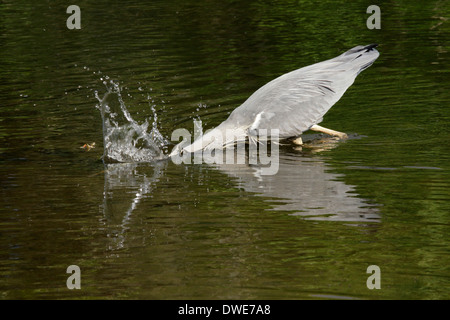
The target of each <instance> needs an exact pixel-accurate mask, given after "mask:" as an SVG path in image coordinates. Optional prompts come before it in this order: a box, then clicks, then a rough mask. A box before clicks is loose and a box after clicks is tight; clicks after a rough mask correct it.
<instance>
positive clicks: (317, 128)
mask: <svg viewBox="0 0 450 320" xmlns="http://www.w3.org/2000/svg"><path fill="white" fill-rule="evenodd" d="M310 129H311V130H313V131H317V132H322V133H326V134H329V135H330V136H333V137H338V138H339V139H347V138H348V136H347V134H346V133H344V132H339V131H336V130H331V129H327V128H324V127H321V126H319V125H317V124H315V125H313V126H312V127H311V128H310Z"/></svg>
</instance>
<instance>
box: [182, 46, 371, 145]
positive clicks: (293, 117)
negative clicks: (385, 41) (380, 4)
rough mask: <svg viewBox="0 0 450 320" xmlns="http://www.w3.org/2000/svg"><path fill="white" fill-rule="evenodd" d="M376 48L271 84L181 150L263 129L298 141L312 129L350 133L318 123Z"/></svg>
mask: <svg viewBox="0 0 450 320" xmlns="http://www.w3.org/2000/svg"><path fill="white" fill-rule="evenodd" d="M375 47H376V45H375V44H374V45H368V46H357V47H354V48H352V49H350V50H349V51H347V52H345V53H343V54H341V55H339V56H337V57H335V58H333V59H330V60H326V61H322V62H319V63H316V64H313V65H310V66H307V67H304V68H300V69H298V70H295V71H292V72H289V73H286V74H284V75H282V76H280V77H278V78H276V79H274V80H272V81H270V82H269V83H267V84H266V85H264V86H262V87H261V88H259V89H258V90H257V91H256V92H254V93H253V94H252V95H251V96H250V97H249V98H248V99H247V100H246V101H245V102H244V103H243V104H242V105H241V106H239V107H238V108H236V109H235V110H234V111H233V112H232V113H231V114H230V116H229V117H228V119H227V120H225V121H224V122H222V123H221V124H220V125H219V126H218V127H216V128H215V129H213V130H211V131H210V132H209V133H207V134H205V135H203V136H202V137H200V138H199V139H197V140H196V141H194V143H192V144H191V145H188V146H186V147H184V148H183V149H182V151H187V152H195V151H198V150H201V149H204V148H218V147H223V146H224V145H226V144H228V143H232V142H233V141H228V140H229V139H227V138H226V137H227V134H226V132H228V133H232V134H228V136H230V137H233V136H234V137H233V140H234V141H242V140H245V139H246V138H247V137H252V136H257V135H258V131H259V130H260V129H267V130H268V132H269V133H270V130H271V129H278V130H279V131H278V132H279V137H280V138H289V137H297V136H300V135H301V134H302V133H303V132H305V131H307V130H309V129H312V130H316V131H322V132H326V133H328V134H332V135H338V136H339V135H345V134H343V133H340V132H337V131H333V130H330V129H326V128H322V127H320V126H318V123H320V122H321V121H322V118H323V116H324V115H325V113H327V111H328V110H329V109H330V108H331V107H332V106H333V105H334V104H335V103H336V102H337V101H338V100H339V99H340V98H341V97H342V95H343V94H344V93H345V91H346V90H347V89H348V88H349V87H350V86H351V85H352V84H353V82H354V80H355V78H356V76H357V75H358V74H359V73H360V72H361V71H363V70H364V69H366V68H368V67H369V66H370V65H371V64H372V63H373V62H374V61H375V60H376V59H377V58H378V56H379V53H378V51H377V50H376V49H374V48H375ZM219 136H220V137H221V138H223V139H219V138H218V137H219ZM300 141H301V140H300ZM175 150H176V149H174V152H175ZM179 151H180V150H177V151H176V152H179Z"/></svg>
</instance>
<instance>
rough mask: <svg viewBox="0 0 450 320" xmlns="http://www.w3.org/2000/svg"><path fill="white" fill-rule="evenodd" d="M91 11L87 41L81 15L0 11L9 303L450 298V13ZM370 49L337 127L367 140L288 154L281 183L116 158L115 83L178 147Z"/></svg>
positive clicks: (395, 5)
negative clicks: (293, 81)
mask: <svg viewBox="0 0 450 320" xmlns="http://www.w3.org/2000/svg"><path fill="white" fill-rule="evenodd" d="M74 4H75V3H74ZM76 4H77V5H79V6H80V8H81V30H69V29H67V27H66V19H67V18H68V16H69V15H68V14H67V13H66V8H67V4H66V3H65V2H64V1H39V3H37V2H32V1H3V2H2V3H1V4H0V77H1V78H0V103H1V105H0V141H1V143H0V180H1V201H2V205H1V207H0V294H1V298H3V299H14V298H16V299H17V298H19V299H22V298H38V299H47V298H64V299H70V298H101V299H104V298H115V299H128V298H144V299H191V298H192V299H194V298H198V299H205V298H207V299H218V298H225V299H317V298H327V297H328V298H330V297H331V298H363V299H394V298H399V299H448V298H449V297H450V295H449V283H450V281H449V280H450V271H449V267H448V266H449V263H450V259H449V249H450V248H449V237H448V232H449V216H450V192H449V185H450V182H449V181H450V165H449V160H450V157H449V151H450V145H449V141H450V131H449V127H450V126H449V125H450V111H449V103H450V93H449V90H448V89H449V88H450V74H449V72H450V71H449V70H450V68H449V67H450V54H449V50H450V44H449V39H450V22H449V18H450V17H449V13H450V4H449V2H447V1H400V2H399V1H383V2H382V3H379V4H378V5H379V6H380V8H381V29H380V30H369V29H368V28H367V27H366V19H367V18H368V17H369V14H367V13H366V9H367V7H368V6H369V5H371V4H374V3H372V2H369V1H352V2H336V1H321V2H312V1H276V2H274V1H245V2H237V1H220V2H219V1H186V0H184V1H151V2H138V1H95V2H86V1H79V2H78V3H76ZM369 43H379V44H380V46H379V51H380V53H381V55H380V57H379V59H378V60H377V61H376V62H375V63H374V65H373V66H372V67H370V68H369V69H368V70H366V71H364V72H363V73H362V74H361V75H360V76H359V77H358V78H357V79H356V81H355V84H354V85H353V86H352V87H351V88H350V89H349V90H348V91H347V93H346V94H345V95H344V97H343V98H342V99H341V100H340V101H339V102H338V103H337V104H336V105H335V106H334V107H333V108H332V109H331V110H330V112H329V113H328V114H327V115H326V116H325V118H324V122H323V125H324V126H325V127H330V128H332V129H336V130H339V131H344V132H347V133H350V134H351V137H353V138H352V139H349V140H347V141H345V142H341V143H338V144H335V145H333V146H331V147H330V148H328V149H327V148H322V149H320V148H319V149H307V148H303V150H297V149H295V147H294V146H292V145H287V146H283V147H282V148H281V150H280V170H279V173H278V174H277V175H275V176H260V175H258V172H257V170H255V169H254V168H251V167H247V166H208V165H175V164H173V163H172V162H170V161H163V162H158V163H150V164H111V165H108V166H104V164H103V163H102V161H101V156H102V153H103V150H102V120H101V116H100V112H99V110H97V109H96V108H95V105H96V104H97V103H98V101H97V100H96V98H95V92H96V91H98V92H99V94H103V93H104V92H106V87H105V85H103V84H102V81H103V80H104V79H106V76H107V77H109V79H114V81H116V82H118V83H120V85H121V88H122V95H123V97H124V100H125V103H126V104H127V108H128V110H129V111H130V113H131V114H132V115H133V117H134V118H135V119H136V121H140V122H142V121H144V120H145V119H146V118H148V117H153V115H154V113H153V111H152V108H153V109H154V110H156V113H157V115H158V129H159V130H160V131H161V133H162V134H163V135H164V136H166V137H170V134H171V132H172V131H173V130H174V129H176V128H187V129H189V130H190V131H191V132H192V131H193V124H192V119H193V118H197V117H200V118H201V120H202V121H203V125H204V127H205V128H210V127H213V126H215V125H218V124H219V123H220V122H221V121H223V120H224V119H225V118H226V117H227V115H228V113H229V112H231V111H232V110H233V109H234V108H236V107H237V106H239V105H240V104H241V103H242V102H243V101H244V100H245V99H246V98H247V97H248V96H249V95H250V94H251V93H252V92H254V91H255V90H256V89H258V88H259V87H260V86H262V85H263V84H265V83H266V82H268V81H270V80H272V79H273V78H275V77H277V76H279V75H281V74H283V73H286V72H289V71H291V70H294V69H297V68H299V67H302V66H305V65H309V64H312V63H314V62H319V61H321V60H325V59H329V58H332V57H334V56H336V55H338V54H340V53H342V52H344V51H346V50H348V49H349V48H351V47H353V46H356V45H363V44H369ZM102 79H103V80H102ZM92 142H96V147H95V148H94V149H91V150H90V151H86V150H84V149H81V148H80V146H82V145H83V144H85V143H92ZM73 264H75V265H78V266H80V268H81V286H82V287H81V290H69V289H67V287H66V279H67V277H68V276H69V275H68V274H67V273H66V268H67V267H68V266H69V265H73ZM369 265H378V266H379V267H380V269H381V289H380V290H369V289H368V288H367V286H366V280H367V277H368V276H369V274H367V273H366V269H367V267H368V266H369Z"/></svg>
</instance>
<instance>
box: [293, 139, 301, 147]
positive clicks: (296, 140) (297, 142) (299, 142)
mask: <svg viewBox="0 0 450 320" xmlns="http://www.w3.org/2000/svg"><path fill="white" fill-rule="evenodd" d="M292 142H294V143H295V144H296V145H299V146H301V145H303V140H302V137H298V138H296V139H295V140H293V141H292Z"/></svg>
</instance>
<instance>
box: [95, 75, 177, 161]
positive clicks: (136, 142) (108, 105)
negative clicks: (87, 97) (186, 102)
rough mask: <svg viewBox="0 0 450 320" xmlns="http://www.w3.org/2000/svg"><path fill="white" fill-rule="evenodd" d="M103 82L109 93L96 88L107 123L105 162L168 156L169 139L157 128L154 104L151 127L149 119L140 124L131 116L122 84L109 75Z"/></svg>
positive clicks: (102, 113)
mask: <svg viewBox="0 0 450 320" xmlns="http://www.w3.org/2000/svg"><path fill="white" fill-rule="evenodd" d="M102 80H103V79H102ZM107 80H109V81H107ZM103 84H105V85H106V89H107V92H106V93H105V94H104V96H103V97H102V98H100V96H99V94H98V91H95V97H96V98H97V100H98V102H99V104H98V105H96V107H97V109H99V110H100V112H101V116H102V122H103V149H104V152H103V161H105V162H150V161H155V160H161V159H165V158H167V156H166V155H165V153H164V149H165V147H166V146H167V145H168V144H169V142H168V141H167V139H166V138H164V136H163V135H162V134H161V133H160V132H159V130H158V128H157V120H158V118H157V114H156V110H155V108H154V106H151V110H152V112H153V121H152V124H151V127H150V124H149V122H148V119H145V121H144V122H143V123H142V124H139V123H138V122H136V121H135V120H134V119H133V118H132V117H131V114H130V112H129V111H128V109H127V107H126V105H125V102H124V101H123V98H122V93H121V89H120V86H119V83H117V82H114V81H113V80H110V79H108V78H106V80H104V81H103ZM148 98H149V99H150V97H148Z"/></svg>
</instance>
